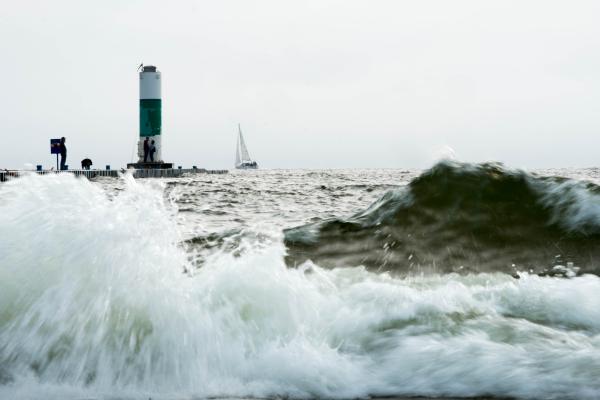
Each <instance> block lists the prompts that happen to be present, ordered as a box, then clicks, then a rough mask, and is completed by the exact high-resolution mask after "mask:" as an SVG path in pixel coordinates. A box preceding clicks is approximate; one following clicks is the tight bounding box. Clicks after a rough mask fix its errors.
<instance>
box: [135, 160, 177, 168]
mask: <svg viewBox="0 0 600 400" xmlns="http://www.w3.org/2000/svg"><path fill="white" fill-rule="evenodd" d="M127 168H135V169H172V168H173V163H166V162H163V161H157V162H136V163H129V164H127Z"/></svg>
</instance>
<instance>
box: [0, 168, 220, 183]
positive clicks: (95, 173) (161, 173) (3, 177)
mask: <svg viewBox="0 0 600 400" xmlns="http://www.w3.org/2000/svg"><path fill="white" fill-rule="evenodd" d="M127 171H130V172H131V173H132V174H133V177H134V178H177V177H181V176H185V175H193V174H226V173H228V171H227V170H226V169H217V170H213V169H204V168H189V169H183V168H182V169H179V168H178V169H135V170H132V169H129V170H126V169H120V170H116V169H105V170H102V169H90V170H86V169H69V170H65V171H55V170H42V171H23V170H3V171H0V182H5V181H7V180H8V179H11V178H18V177H19V176H22V175H26V174H38V175H48V174H73V175H75V176H85V177H86V178H88V179H91V178H97V177H102V176H105V177H111V178H117V177H118V176H119V174H124V173H125V172H127Z"/></svg>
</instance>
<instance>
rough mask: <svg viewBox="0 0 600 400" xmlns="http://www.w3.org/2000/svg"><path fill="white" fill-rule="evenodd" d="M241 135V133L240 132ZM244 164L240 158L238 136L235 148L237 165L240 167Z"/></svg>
mask: <svg viewBox="0 0 600 400" xmlns="http://www.w3.org/2000/svg"><path fill="white" fill-rule="evenodd" d="M240 134H241V131H240ZM241 163H242V160H241V157H240V135H238V137H237V143H236V146H235V165H236V166H238V165H240V164H241Z"/></svg>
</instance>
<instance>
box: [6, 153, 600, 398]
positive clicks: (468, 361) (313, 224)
mask: <svg viewBox="0 0 600 400" xmlns="http://www.w3.org/2000/svg"><path fill="white" fill-rule="evenodd" d="M599 180H600V170H597V169H579V170H543V171H533V172H523V171H519V170H514V169H510V168H507V167H504V166H501V165H498V164H480V165H475V164H460V163H453V162H441V163H439V164H437V165H435V166H433V167H432V168H431V169H428V170H425V171H403V170H334V171H302V170H301V171H297V170H296V171H281V170H279V171H260V170H259V171H238V172H232V173H230V174H228V175H196V176H190V177H187V178H181V179H172V180H160V179H147V180H134V179H133V178H131V177H130V176H127V175H126V176H123V177H122V178H119V179H98V180H96V181H88V180H85V179H77V178H75V177H73V176H70V175H55V176H37V175H32V176H26V177H23V178H19V179H15V180H12V181H10V182H7V183H2V184H0V398H1V399H42V398H43V399H65V398H73V399H148V398H152V399H206V398H282V397H284V398H302V399H304V398H306V399H316V398H319V399H325V398H327V399H332V398H338V399H350V398H367V397H388V396H389V397H416V396H424V397H474V396H486V397H497V398H506V397H511V398H520V399H597V398H600V278H599V275H600V258H599V257H600V247H599V244H600V187H598V186H596V185H597V183H598V182H599Z"/></svg>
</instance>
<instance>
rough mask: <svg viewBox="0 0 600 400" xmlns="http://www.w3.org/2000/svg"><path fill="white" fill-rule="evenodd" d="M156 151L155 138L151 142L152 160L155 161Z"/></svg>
mask: <svg viewBox="0 0 600 400" xmlns="http://www.w3.org/2000/svg"><path fill="white" fill-rule="evenodd" d="M155 151H156V146H155V145H154V140H153V141H152V143H151V144H150V162H154V152H155Z"/></svg>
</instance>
